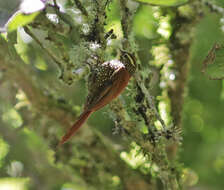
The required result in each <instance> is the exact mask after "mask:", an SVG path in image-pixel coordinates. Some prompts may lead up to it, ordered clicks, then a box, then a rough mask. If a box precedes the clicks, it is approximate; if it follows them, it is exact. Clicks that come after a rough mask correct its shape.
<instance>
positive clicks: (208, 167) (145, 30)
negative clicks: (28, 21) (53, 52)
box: [0, 0, 224, 190]
mask: <svg viewBox="0 0 224 190" xmlns="http://www.w3.org/2000/svg"><path fill="white" fill-rule="evenodd" d="M192 2H193V3H192ZM205 2H206V1H198V3H197V2H196V1H191V3H192V4H186V5H184V6H180V7H179V8H173V7H171V8H170V7H160V6H151V5H146V4H141V5H138V4H137V3H135V2H133V1H130V4H131V7H132V8H133V10H136V13H135V14H134V20H133V34H132V35H133V36H134V37H135V39H136V44H137V46H138V55H139V58H140V61H141V64H142V67H143V70H144V69H145V71H144V72H145V73H144V72H143V74H145V75H147V74H148V73H147V72H148V69H149V70H150V69H157V70H159V71H160V75H161V76H162V77H161V78H160V81H159V82H155V84H154V87H153V93H154V94H156V95H158V96H160V97H161V96H162V95H161V94H162V92H163V91H166V88H163V87H162V82H164V81H165V83H166V84H168V83H169V80H172V78H170V79H169V77H168V79H167V77H166V73H167V72H170V70H169V66H168V63H169V60H170V57H169V56H170V54H172V48H171V46H169V43H170V42H171V41H172V38H171V36H172V34H173V33H174V32H175V28H176V26H181V25H182V24H183V23H182V22H179V23H177V22H176V21H175V20H174V17H175V14H176V12H177V11H179V13H180V14H182V16H183V17H184V18H185V19H188V21H189V22H192V23H193V24H194V25H192V26H191V25H189V26H188V27H192V28H189V30H190V29H191V30H192V31H191V32H189V33H188V31H186V30H185V31H183V35H182V36H181V37H180V38H181V40H182V41H183V44H184V41H185V40H186V41H188V42H190V49H189V56H188V61H187V62H188V64H189V68H190V70H189V73H188V75H187V82H186V84H185V92H184V104H183V112H182V117H183V120H182V121H183V122H182V129H183V141H182V146H181V147H180V149H179V152H178V162H179V164H180V165H181V166H180V167H182V169H183V171H185V172H186V173H187V174H186V176H187V179H185V180H186V181H187V180H189V181H188V182H186V183H187V186H186V189H192V190H222V189H223V188H224V180H223V179H224V149H223V145H224V112H223V110H224V82H223V80H211V79H209V77H208V75H206V74H203V73H202V72H201V71H202V68H203V65H202V62H203V60H204V59H205V57H206V56H207V55H208V52H209V50H210V49H211V48H212V46H213V45H214V43H216V42H218V43H222V41H223V39H224V21H223V20H224V11H223V10H222V9H224V4H223V1H222V0H216V1H212V3H214V5H215V6H219V8H220V10H219V11H217V9H216V7H211V6H208V5H206V3H205ZM69 3H71V1H68V2H67V4H66V5H65V8H66V6H67V9H65V10H66V11H67V12H68V13H71V12H69V11H71V10H70V9H71V7H72V6H71V5H70V4H69ZM88 3H89V2H88V1H87V2H86V4H87V5H88ZM195 7H196V8H195ZM221 8H222V9H221ZM75 10H77V9H75ZM195 10H197V11H198V12H197V13H196V12H194V11H195ZM214 10H215V11H214ZM72 14H76V13H75V12H73V13H71V15H72ZM76 16H77V15H76ZM106 21H107V24H106V25H105V30H106V31H109V30H110V29H113V30H114V32H115V34H116V35H117V39H116V40H118V41H119V40H120V39H121V37H122V34H121V25H120V16H119V6H118V3H117V1H115V0H114V1H113V2H112V3H110V5H109V7H108V9H107V19H106ZM75 22H76V21H75ZM194 22H195V23H194ZM17 34H18V38H17V45H16V49H17V52H18V53H19V54H20V56H21V57H22V58H23V60H24V61H25V62H26V63H27V65H26V66H28V67H30V69H31V70H32V72H33V73H35V77H36V78H37V83H38V84H39V86H40V89H42V90H43V93H45V94H46V95H47V96H52V97H53V98H55V99H57V100H59V101H61V102H63V101H66V102H67V103H68V104H69V105H71V106H72V108H73V110H75V112H80V111H81V110H82V104H83V102H84V101H85V96H86V94H87V88H86V83H85V78H86V77H83V78H81V79H80V78H78V79H77V80H75V82H74V84H73V85H72V86H68V85H65V84H64V83H62V82H60V81H59V80H58V71H57V67H56V65H55V64H54V62H53V61H52V60H51V59H49V57H48V56H47V55H46V54H43V52H42V50H41V48H40V47H39V46H38V44H36V43H34V41H33V40H32V39H30V38H29V37H28V36H26V34H24V31H23V30H22V29H21V28H20V29H18V32H17ZM42 35H43V34H42V33H41V32H40V33H38V34H37V36H39V37H41V36H42ZM63 40H64V39H63ZM63 40H62V41H63ZM116 40H115V42H112V43H114V44H116V43H117V42H116ZM64 43H67V44H66V46H67V48H70V44H69V43H70V42H69V41H66V40H64ZM75 48H76V50H77V48H79V46H78V45H77V46H76V47H72V48H71V49H70V51H71V52H69V54H72V51H74V49H75ZM223 57H224V55H223ZM70 59H72V61H73V62H74V63H75V62H76V61H77V60H78V59H77V58H76V57H72V55H70ZM76 59H77V60H76ZM80 65H81V64H80ZM80 65H77V69H79V68H80V67H81V66H80ZM166 68H167V70H166ZM162 69H163V70H162ZM169 76H171V75H169ZM152 80H154V79H152ZM130 88H131V87H130ZM129 93H130V92H129V91H128V90H126V91H125V93H124V94H123V96H122V97H121V98H120V99H121V101H122V100H123V99H125V100H129V98H130V97H129ZM160 100H161V99H160ZM163 100H164V101H165V103H167V102H169V99H168V98H167V97H165V98H163ZM129 101H130V100H129ZM167 104H168V103H167ZM158 105H160V104H159V103H158ZM109 110H110V107H109V106H107V107H105V108H104V109H102V110H101V111H99V112H97V113H95V114H93V115H92V116H91V118H90V119H89V121H88V125H89V126H90V127H93V128H97V129H99V130H100V131H101V132H102V133H103V134H105V135H106V136H107V137H109V138H110V139H112V141H113V142H116V141H117V142H121V141H122V140H123V138H121V137H120V136H116V135H115V136H114V135H112V129H113V127H114V122H113V120H112V118H113V117H112V116H111V115H110V114H111V113H110V111H109ZM159 111H160V113H161V112H164V111H165V112H167V113H166V115H168V116H167V117H168V118H164V119H165V120H167V122H169V121H170V120H172V118H170V114H171V113H170V110H169V109H165V110H163V108H161V107H160V110H159ZM108 113H109V114H108ZM83 131H84V132H85V129H83ZM63 133H64V130H63V129H62V127H61V126H60V125H59V124H58V123H57V122H55V121H54V120H52V119H49V118H48V117H47V116H45V115H43V114H41V113H40V112H37V111H36V110H35V108H33V107H32V105H31V103H30V101H29V100H28V99H27V97H26V95H25V94H24V92H23V91H22V90H21V89H20V88H18V86H17V85H15V83H13V82H12V81H11V80H9V79H8V78H7V77H6V76H5V75H4V71H3V70H0V190H30V189H35V190H36V189H41V190H84V189H88V190H89V189H97V188H96V186H97V185H96V186H95V187H94V185H93V184H94V183H93V182H91V186H90V185H89V184H88V183H86V181H85V180H83V179H82V177H80V176H81V175H80V173H82V172H83V171H81V170H79V168H78V166H79V165H85V164H87V165H88V164H89V163H88V160H91V158H88V159H87V158H86V157H85V155H87V154H88V153H86V152H85V151H86V150H83V149H82V150H80V149H79V145H77V147H73V148H72V151H73V152H72V153H73V154H72V153H68V152H67V153H66V154H71V155H70V156H71V157H72V161H70V163H69V164H71V163H73V165H72V167H71V165H66V160H65V161H62V162H57V163H55V162H56V160H57V157H56V156H55V155H56V153H55V152H54V150H53V149H52V148H51V143H52V142H55V141H56V140H55V139H57V138H60V136H61V135H62V134H63ZM84 138H85V136H84ZM78 141H79V140H78ZM81 141H84V139H82V140H81ZM73 146H74V145H73ZM136 147H137V146H135V145H133V147H132V150H135V149H136ZM129 154H131V153H129ZM74 155H75V156H74ZM120 156H121V158H122V159H123V160H125V161H126V162H127V163H128V164H129V165H130V166H131V167H132V168H133V169H134V170H135V169H136V167H137V166H136V165H138V168H139V167H140V166H142V165H143V164H144V161H142V160H144V159H143V158H138V157H137V158H136V157H135V156H130V155H129V156H128V151H127V150H124V151H120ZM62 160H63V158H62ZM130 163H132V164H130ZM133 163H134V164H133ZM90 164H93V165H94V163H91V162H90ZM97 167H99V165H97ZM98 169H99V168H98ZM108 173H110V172H108ZM146 173H147V172H146ZM97 175H100V174H97ZM101 175H102V176H100V177H99V178H100V179H102V181H104V180H105V181H106V180H107V181H106V182H107V184H106V182H105V181H104V182H102V181H97V182H95V184H101V185H100V187H101V189H105V190H106V189H114V190H116V189H122V187H120V186H119V184H120V180H121V179H120V178H119V177H118V176H110V175H109V174H108V176H106V174H105V173H102V174H101ZM183 175H184V172H183ZM102 184H103V185H102ZM192 185H193V186H192Z"/></svg>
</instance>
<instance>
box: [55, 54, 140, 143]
mask: <svg viewBox="0 0 224 190" xmlns="http://www.w3.org/2000/svg"><path fill="white" fill-rule="evenodd" d="M120 52H121V53H120V58H119V59H113V60H110V61H105V62H103V63H99V64H97V66H95V67H94V69H92V71H91V73H90V75H89V78H88V90H89V92H88V95H87V99H86V103H85V106H84V109H83V112H82V113H81V115H80V116H79V117H78V119H77V121H76V122H75V123H74V124H73V125H72V127H71V128H70V129H69V130H68V131H67V133H66V134H65V135H64V136H63V137H62V138H61V140H60V142H59V146H60V145H62V144H64V143H65V142H66V141H68V140H69V139H70V138H71V137H72V136H73V135H74V134H75V132H76V131H77V130H78V129H79V128H80V127H81V126H82V125H83V124H84V122H85V121H86V120H87V119H88V118H89V116H90V115H91V114H92V113H93V112H95V111H97V110H99V109H101V108H102V107H104V106H106V105H107V104H108V103H110V102H111V101H112V100H113V99H115V98H116V97H117V96H118V95H119V94H121V92H122V91H123V90H124V88H125V87H126V86H127V84H128V82H129V80H130V78H131V76H132V75H133V74H134V72H135V70H136V57H135V56H134V54H132V53H129V52H127V51H124V50H120Z"/></svg>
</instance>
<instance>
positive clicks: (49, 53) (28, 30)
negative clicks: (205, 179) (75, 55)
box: [24, 26, 63, 69]
mask: <svg viewBox="0 0 224 190" xmlns="http://www.w3.org/2000/svg"><path fill="white" fill-rule="evenodd" d="M24 30H25V32H26V33H27V34H29V35H30V36H31V37H32V38H33V39H34V40H35V41H36V42H37V43H38V44H39V46H40V47H41V48H42V49H43V50H44V51H45V52H46V53H47V54H48V55H49V57H51V59H52V60H53V61H54V62H55V63H56V64H57V65H58V67H59V68H60V69H63V64H62V63H61V61H59V60H58V58H57V57H55V56H54V55H53V53H51V52H50V50H48V49H47V48H45V47H44V45H43V44H42V43H41V41H40V40H39V39H38V38H37V37H36V36H35V35H34V34H33V33H32V32H31V30H30V29H29V28H28V27H27V26H24Z"/></svg>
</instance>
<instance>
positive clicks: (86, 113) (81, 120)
mask: <svg viewBox="0 0 224 190" xmlns="http://www.w3.org/2000/svg"><path fill="white" fill-rule="evenodd" d="M91 113H92V111H84V112H83V113H82V114H81V115H80V116H79V118H78V120H77V121H76V122H75V123H74V125H73V126H72V127H71V128H70V129H69V130H68V132H67V133H66V134H65V135H64V136H63V137H62V138H61V141H60V142H59V146H60V145H62V144H64V143H65V142H66V141H68V139H70V138H71V136H72V135H74V134H75V132H76V131H77V130H78V129H79V128H80V127H81V126H82V124H83V123H84V122H85V121H86V120H87V119H88V117H89V116H90V114H91Z"/></svg>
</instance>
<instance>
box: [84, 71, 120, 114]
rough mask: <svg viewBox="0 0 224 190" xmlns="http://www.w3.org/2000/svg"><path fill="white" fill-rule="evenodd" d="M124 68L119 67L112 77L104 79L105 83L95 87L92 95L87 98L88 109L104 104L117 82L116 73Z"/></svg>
mask: <svg viewBox="0 0 224 190" xmlns="http://www.w3.org/2000/svg"><path fill="white" fill-rule="evenodd" d="M121 69H123V68H118V69H117V70H115V71H114V72H113V73H112V75H111V77H110V78H109V79H108V80H107V81H104V83H103V85H101V86H98V87H96V86H95V87H96V89H93V90H94V91H92V93H91V96H88V98H87V104H86V106H85V108H86V110H87V109H88V110H91V109H92V108H94V107H97V109H99V108H101V107H103V106H104V104H103V102H104V100H105V98H106V97H107V96H108V95H109V94H110V93H111V90H113V86H114V82H116V78H117V77H116V75H117V74H118V73H119V71H120V70H121Z"/></svg>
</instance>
